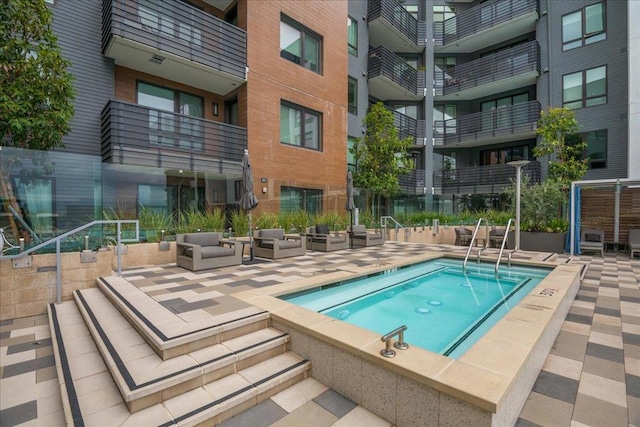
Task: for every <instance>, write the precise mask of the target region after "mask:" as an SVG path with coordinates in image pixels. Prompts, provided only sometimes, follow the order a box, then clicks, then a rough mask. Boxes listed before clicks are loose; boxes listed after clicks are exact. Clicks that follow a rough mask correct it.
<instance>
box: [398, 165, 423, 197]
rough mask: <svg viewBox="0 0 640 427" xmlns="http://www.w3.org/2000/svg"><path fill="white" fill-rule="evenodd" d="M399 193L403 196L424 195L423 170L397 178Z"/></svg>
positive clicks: (416, 170)
mask: <svg viewBox="0 0 640 427" xmlns="http://www.w3.org/2000/svg"><path fill="white" fill-rule="evenodd" d="M398 183H399V184H400V191H402V193H403V194H412V195H415V194H423V193H424V169H414V170H413V171H411V173H409V174H407V175H401V176H399V177H398Z"/></svg>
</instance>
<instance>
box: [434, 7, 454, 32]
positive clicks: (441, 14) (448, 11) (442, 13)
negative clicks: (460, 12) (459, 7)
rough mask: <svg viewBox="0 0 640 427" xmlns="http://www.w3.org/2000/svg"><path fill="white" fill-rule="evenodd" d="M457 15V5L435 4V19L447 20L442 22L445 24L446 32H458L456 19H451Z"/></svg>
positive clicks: (435, 20)
mask: <svg viewBox="0 0 640 427" xmlns="http://www.w3.org/2000/svg"><path fill="white" fill-rule="evenodd" d="M455 16H456V7H455V6H433V21H434V22H445V21H447V22H446V23H444V24H442V25H443V26H444V29H443V33H444V34H456V30H457V26H456V20H455V19H451V18H454V17H455Z"/></svg>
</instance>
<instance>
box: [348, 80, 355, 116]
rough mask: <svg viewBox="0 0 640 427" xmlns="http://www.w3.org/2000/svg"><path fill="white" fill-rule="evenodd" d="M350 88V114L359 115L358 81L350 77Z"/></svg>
mask: <svg viewBox="0 0 640 427" xmlns="http://www.w3.org/2000/svg"><path fill="white" fill-rule="evenodd" d="M348 86H349V89H348V90H349V93H348V95H347V104H348V105H349V112H350V113H351V114H358V80H356V79H354V78H353V77H351V76H349V80H348Z"/></svg>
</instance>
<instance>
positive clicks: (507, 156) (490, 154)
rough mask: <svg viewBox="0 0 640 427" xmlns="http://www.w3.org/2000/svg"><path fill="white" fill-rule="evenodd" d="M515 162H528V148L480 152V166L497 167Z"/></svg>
mask: <svg viewBox="0 0 640 427" xmlns="http://www.w3.org/2000/svg"><path fill="white" fill-rule="evenodd" d="M516 160H529V146H528V145H520V146H518V147H507V148H497V149H494V150H484V151H481V152H480V165H481V166H487V165H498V164H504V163H508V162H513V161H516Z"/></svg>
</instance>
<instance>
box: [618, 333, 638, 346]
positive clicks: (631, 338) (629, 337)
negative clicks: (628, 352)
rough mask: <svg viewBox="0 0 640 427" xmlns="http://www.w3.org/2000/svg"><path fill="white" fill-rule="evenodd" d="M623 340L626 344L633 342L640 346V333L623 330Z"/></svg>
mask: <svg viewBox="0 0 640 427" xmlns="http://www.w3.org/2000/svg"><path fill="white" fill-rule="evenodd" d="M622 342H623V343H625V344H633V345H637V346H640V335H636V334H631V333H629V332H623V333H622Z"/></svg>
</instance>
